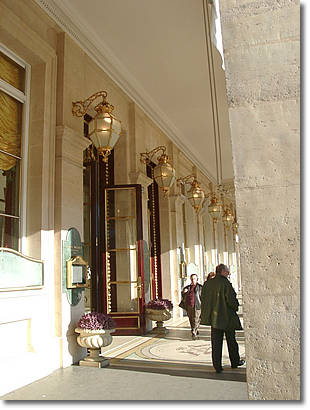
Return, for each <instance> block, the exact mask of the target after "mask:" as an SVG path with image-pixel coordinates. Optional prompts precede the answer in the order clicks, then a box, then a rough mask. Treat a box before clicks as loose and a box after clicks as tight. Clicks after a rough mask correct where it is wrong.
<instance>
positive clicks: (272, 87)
mask: <svg viewBox="0 0 310 410" xmlns="http://www.w3.org/2000/svg"><path fill="white" fill-rule="evenodd" d="M220 7H221V21H222V32H223V43H224V55H225V67H226V79H227V94H228V104H229V116H230V126H231V138H232V151H233V165H234V173H235V188H236V204H237V216H238V222H239V227H240V228H239V234H240V254H241V271H242V282H243V284H242V289H243V303H244V306H243V308H244V309H243V310H244V325H245V340H246V358H247V381H248V391H249V398H250V399H252V400H297V399H299V397H300V390H299V388H300V368H299V357H300V345H299V341H300V329H299V310H300V305H299V304H300V300H299V268H300V267H299V182H300V181H299V1H297V0H278V1H273V0H272V1H271V0H269V1H267V0H260V1H258V0H239V1H238V2H237V1H232V0H221V1H220Z"/></svg>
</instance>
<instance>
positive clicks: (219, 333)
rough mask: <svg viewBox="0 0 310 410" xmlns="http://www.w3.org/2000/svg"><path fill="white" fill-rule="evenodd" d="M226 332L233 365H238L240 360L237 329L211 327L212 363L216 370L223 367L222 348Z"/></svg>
mask: <svg viewBox="0 0 310 410" xmlns="http://www.w3.org/2000/svg"><path fill="white" fill-rule="evenodd" d="M224 333H225V338H226V342H227V347H228V353H229V358H230V363H231V366H232V367H237V366H238V364H239V361H240V356H239V347H238V343H237V341H236V336H235V330H222V329H215V328H214V327H211V343H212V363H213V367H214V368H215V369H216V370H219V369H221V368H222V348H223V338H224Z"/></svg>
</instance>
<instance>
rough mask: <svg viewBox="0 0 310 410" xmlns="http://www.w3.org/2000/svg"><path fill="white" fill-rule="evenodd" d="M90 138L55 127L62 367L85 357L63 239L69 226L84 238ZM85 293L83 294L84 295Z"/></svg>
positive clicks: (58, 318)
mask: <svg viewBox="0 0 310 410" xmlns="http://www.w3.org/2000/svg"><path fill="white" fill-rule="evenodd" d="M88 145H89V141H88V140H87V139H86V138H84V137H83V136H81V134H78V133H77V132H76V131H74V130H72V129H71V128H69V127H66V126H57V127H56V175H55V254H56V256H57V257H56V260H57V261H58V265H56V266H55V271H56V275H55V277H56V282H55V288H56V292H55V296H56V301H55V307H56V332H57V336H58V337H59V338H60V341H61V352H62V366H63V367H66V366H70V365H71V364H72V363H76V362H78V361H79V360H81V359H82V358H83V357H84V356H85V352H83V350H85V349H82V348H81V347H79V346H78V344H77V343H76V338H77V334H76V333H75V332H74V329H75V327H76V324H77V322H78V320H79V319H80V317H81V316H82V315H83V314H84V310H85V309H84V299H83V298H82V299H81V301H80V302H79V303H78V305H76V306H71V305H70V304H69V302H68V300H67V296H66V292H65V291H64V289H63V288H62V282H63V272H62V241H63V240H65V239H66V236H67V231H68V229H69V228H72V227H74V228H76V229H77V230H78V231H79V233H80V235H81V239H82V241H83V151H84V149H85V148H86V147H87V146H88ZM83 295H84V294H83Z"/></svg>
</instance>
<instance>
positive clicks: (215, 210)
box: [208, 193, 222, 222]
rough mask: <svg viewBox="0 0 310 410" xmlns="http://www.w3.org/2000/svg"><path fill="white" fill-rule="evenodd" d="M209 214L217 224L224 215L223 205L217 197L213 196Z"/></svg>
mask: <svg viewBox="0 0 310 410" xmlns="http://www.w3.org/2000/svg"><path fill="white" fill-rule="evenodd" d="M208 212H209V214H210V216H211V217H212V219H213V221H214V222H217V221H218V219H219V218H220V217H221V214H222V205H221V203H220V201H219V199H218V198H217V197H216V195H215V194H214V193H213V194H212V195H211V199H210V204H209V205H208Z"/></svg>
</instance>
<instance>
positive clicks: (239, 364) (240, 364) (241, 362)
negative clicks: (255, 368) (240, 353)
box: [231, 359, 245, 369]
mask: <svg viewBox="0 0 310 410" xmlns="http://www.w3.org/2000/svg"><path fill="white" fill-rule="evenodd" d="M244 363H245V360H243V359H242V360H240V361H239V363H238V364H237V365H235V366H231V368H232V369H237V367H239V366H243V365H244Z"/></svg>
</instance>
